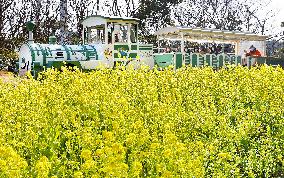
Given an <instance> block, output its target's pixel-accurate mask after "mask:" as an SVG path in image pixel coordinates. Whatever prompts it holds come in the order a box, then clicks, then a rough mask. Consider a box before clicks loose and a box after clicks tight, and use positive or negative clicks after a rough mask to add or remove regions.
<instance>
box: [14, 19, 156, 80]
mask: <svg viewBox="0 0 284 178" xmlns="http://www.w3.org/2000/svg"><path fill="white" fill-rule="evenodd" d="M138 22H139V20H138V19H136V18H120V17H104V16H99V15H95V16H89V17H87V18H86V19H85V20H83V21H82V22H81V23H82V25H83V35H82V44H78V45H61V44H57V42H56V37H55V36H50V37H49V44H39V43H35V42H34V40H33V29H34V26H35V25H34V23H33V22H28V23H27V29H28V31H29V40H28V41H27V42H26V43H25V44H23V45H22V46H21V48H20V51H19V62H18V65H19V74H20V75H24V74H25V73H26V72H27V71H32V73H33V74H36V73H38V72H40V71H42V70H44V67H47V68H50V67H54V68H61V66H63V65H68V66H77V67H78V68H79V69H82V70H92V69H96V68H97V67H101V66H104V67H108V68H113V67H114V66H115V65H118V64H120V65H125V66H133V67H134V68H138V67H140V66H141V65H147V66H150V67H153V66H154V59H153V45H149V44H139V43H138Z"/></svg>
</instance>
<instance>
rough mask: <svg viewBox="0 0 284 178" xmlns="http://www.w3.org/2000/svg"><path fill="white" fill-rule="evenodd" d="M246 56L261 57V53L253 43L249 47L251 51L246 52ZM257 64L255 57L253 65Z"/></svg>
mask: <svg viewBox="0 0 284 178" xmlns="http://www.w3.org/2000/svg"><path fill="white" fill-rule="evenodd" d="M246 56H251V57H261V53H260V52H259V51H258V50H257V49H256V48H255V47H254V46H253V45H251V46H250V48H249V52H248V53H246ZM246 62H247V61H246ZM255 65H256V59H254V60H253V63H252V66H255Z"/></svg>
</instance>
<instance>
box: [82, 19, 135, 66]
mask: <svg viewBox="0 0 284 178" xmlns="http://www.w3.org/2000/svg"><path fill="white" fill-rule="evenodd" d="M81 23H82V25H83V33H82V34H83V36H82V40H83V44H88V45H92V46H93V47H94V48H95V49H96V51H97V53H98V60H112V61H113V60H115V61H123V60H125V59H126V58H136V56H137V52H138V35H137V34H138V23H139V20H138V19H136V18H128V17H126V18H122V17H105V16H100V15H95V16H89V17H87V18H86V19H84V20H83V21H82V22H81Z"/></svg>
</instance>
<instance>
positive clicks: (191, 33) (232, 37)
mask: <svg viewBox="0 0 284 178" xmlns="http://www.w3.org/2000/svg"><path fill="white" fill-rule="evenodd" d="M155 35H157V36H158V37H159V38H169V39H179V38H184V40H207V41H265V40H266V38H267V36H264V35H257V34H254V33H250V32H241V31H227V30H217V29H202V28H191V27H182V26H175V27H165V28H162V29H160V30H158V31H157V32H156V33H155Z"/></svg>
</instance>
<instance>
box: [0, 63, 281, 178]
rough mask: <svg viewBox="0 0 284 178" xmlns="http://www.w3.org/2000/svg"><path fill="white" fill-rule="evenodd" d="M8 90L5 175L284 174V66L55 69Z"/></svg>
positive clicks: (1, 123) (0, 169)
mask: <svg viewBox="0 0 284 178" xmlns="http://www.w3.org/2000/svg"><path fill="white" fill-rule="evenodd" d="M42 76H44V77H42ZM0 87H1V89H0V177H1V178H2V177H4V178H5V177H13V178H14V177H40V178H44V177H52V178H55V177H58V178H59V177H75V178H81V177H196V178H201V177H283V176H284V151H283V150H284V146H283V144H284V126H283V123H284V70H283V69H281V68H272V67H267V66H263V67H254V68H251V69H248V68H243V67H229V68H227V69H221V70H219V71H214V70H212V69H211V68H206V67H205V68H191V67H188V68H182V69H179V70H177V71H173V70H170V69H166V70H164V71H158V70H155V69H154V70H148V69H147V68H146V67H145V68H142V69H140V70H131V69H128V70H124V69H116V70H110V69H102V70H98V71H93V72H89V73H83V72H80V71H79V70H75V71H70V70H67V69H63V72H58V71H55V70H51V69H48V70H47V71H46V72H45V73H44V74H43V75H41V76H39V78H38V79H37V80H35V79H31V78H30V79H29V78H27V79H23V78H22V79H21V78H16V79H15V80H14V81H13V82H4V81H2V80H1V79H0Z"/></svg>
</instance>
